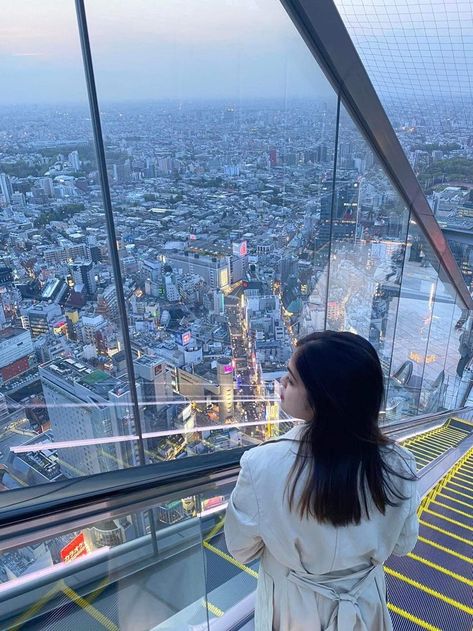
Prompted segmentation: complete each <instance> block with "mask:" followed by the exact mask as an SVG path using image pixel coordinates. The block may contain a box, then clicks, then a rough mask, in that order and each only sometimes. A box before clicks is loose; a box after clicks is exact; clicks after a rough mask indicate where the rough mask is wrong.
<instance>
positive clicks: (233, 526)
mask: <svg viewBox="0 0 473 631" xmlns="http://www.w3.org/2000/svg"><path fill="white" fill-rule="evenodd" d="M301 433H302V426H296V427H294V428H293V429H292V430H290V431H289V432H288V433H287V434H285V435H284V436H282V437H281V438H279V439H276V440H274V441H269V442H268V443H266V444H264V445H261V446H260V447H257V448H255V449H252V450H251V451H249V452H247V453H246V454H245V455H244V456H243V458H242V472H241V474H240V478H239V481H238V484H237V487H236V488H235V491H234V493H233V495H232V498H231V501H230V503H229V507H228V511H227V519H226V525H225V535H226V539H227V545H228V548H229V551H230V552H231V553H232V554H233V555H234V556H235V558H237V559H238V560H239V561H241V562H244V563H245V562H248V561H250V560H252V559H253V558H256V557H258V556H262V561H261V572H260V579H259V582H260V585H259V588H258V591H259V594H258V605H257V613H258V616H257V629H258V630H259V629H261V631H263V629H266V628H267V629H271V628H275V629H278V630H280V631H289V630H290V631H296V629H301V631H302V630H304V631H309V630H312V629H314V630H315V629H325V628H327V629H328V628H331V627H329V626H327V625H328V624H329V623H330V618H331V617H333V616H334V615H335V613H336V612H335V609H336V599H335V601H334V600H333V599H331V598H329V597H327V594H325V595H323V594H321V593H320V585H321V583H324V584H325V583H326V581H329V583H328V584H329V585H330V588H331V589H332V590H335V592H336V593H338V592H341V593H343V592H349V591H350V590H352V589H353V588H354V587H355V586H356V585H357V584H358V583H360V579H363V577H364V576H365V575H367V573H369V571H370V569H371V568H373V566H380V565H382V563H384V561H385V560H386V559H387V558H388V557H389V556H390V555H391V554H392V553H394V554H406V553H407V552H409V551H410V550H411V549H412V548H413V547H414V545H415V541H416V539H417V532H418V523H417V516H416V508H417V504H418V500H417V494H416V489H415V484H416V483H415V481H414V480H412V479H404V478H402V477H397V476H394V478H393V484H394V485H395V486H396V488H397V490H398V491H400V493H401V494H402V495H403V496H404V497H405V498H406V499H405V500H402V501H401V500H399V505H398V506H389V505H387V506H386V510H385V514H384V515H383V514H382V513H381V512H380V511H379V510H378V509H376V507H375V506H374V504H373V502H372V500H371V497H370V494H369V492H368V508H369V513H370V518H369V519H368V518H367V517H366V515H363V516H362V519H361V521H360V523H359V524H357V525H355V524H352V525H348V526H337V527H335V526H333V525H331V524H330V523H320V522H318V521H317V520H316V519H315V518H314V517H311V516H309V517H306V516H304V517H301V515H300V513H299V511H297V510H289V507H288V501H287V492H286V488H287V482H288V479H289V475H290V471H291V468H292V467H293V465H294V461H295V459H296V454H297V450H298V446H299V440H298V439H299V438H300V436H301ZM380 449H381V453H382V454H383V459H384V460H385V462H386V463H387V464H388V465H390V466H391V468H393V469H394V470H395V471H398V472H399V473H401V474H403V475H404V476H405V477H410V478H412V477H413V476H412V474H413V473H415V461H414V458H413V456H412V455H411V454H410V452H408V451H407V450H405V449H403V448H401V447H399V446H397V445H392V446H391V445H388V446H383V447H380ZM308 471H310V467H306V472H305V475H308ZM305 481H306V480H305V479H304V475H302V476H301V478H300V480H299V483H298V485H297V487H296V493H295V500H296V502H295V503H296V505H297V501H298V498H299V496H300V492H301V488H303V486H304V484H305ZM321 575H323V576H321ZM342 577H345V578H342ZM288 579H290V580H289V581H288ZM373 579H374V580H372V581H370V582H371V585H370V586H367V587H366V588H363V589H362V594H361V595H360V597H359V598H358V600H359V604H357V607H358V610H357V611H358V613H359V614H360V621H361V620H363V619H364V618H366V617H368V618H369V619H370V620H371V622H370V623H369V624H368V625H367V626H366V628H367V629H377V631H381V630H383V629H390V628H391V623H390V620H389V616H388V614H387V611H385V609H386V606H385V602H384V601H385V598H384V590H385V584H384V575H383V574H382V573H381V574H380V575H378V576H377V577H373ZM333 580H335V583H333V582H332V581H333ZM365 582H366V581H365ZM314 585H316V586H318V587H316V588H314ZM373 590H375V592H376V593H374V592H373ZM380 590H381V591H382V596H383V598H382V600H380V598H379V591H380ZM322 591H323V590H322ZM268 592H271V594H269V593H268ZM329 596H330V594H329ZM270 601H271V602H273V603H274V608H271V607H270V611H269V610H268V606H269V605H270V604H271V602H270ZM363 602H365V606H363ZM374 604H377V605H378V606H377V607H376V606H374ZM369 609H371V613H369V612H368V610H369ZM258 610H259V611H258ZM362 610H363V611H362ZM315 611H317V614H315ZM311 615H312V620H311V619H310V616H311ZM307 616H309V620H308V619H307ZM373 616H375V617H374V618H373ZM269 619H271V620H272V622H271V624H270V626H268V624H269V623H268V620H269ZM335 622H336V615H335ZM366 622H368V620H367V621H366ZM344 624H347V623H346V621H345V622H344ZM324 625H325V626H324ZM333 628H334V629H337V628H338V627H337V626H334V627H333ZM352 628H353V629H357V627H356V625H355V626H353V627H352ZM361 628H363V627H361V626H360V629H361ZM340 629H343V631H349V629H344V628H343V627H340Z"/></svg>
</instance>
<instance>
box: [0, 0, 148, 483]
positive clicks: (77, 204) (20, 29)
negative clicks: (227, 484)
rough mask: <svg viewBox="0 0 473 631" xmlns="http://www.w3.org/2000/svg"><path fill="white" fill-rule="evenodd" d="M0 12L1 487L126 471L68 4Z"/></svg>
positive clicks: (91, 161)
mask: <svg viewBox="0 0 473 631" xmlns="http://www.w3.org/2000/svg"><path fill="white" fill-rule="evenodd" d="M2 8H3V14H2V49H3V51H4V53H5V54H4V56H3V59H2V62H1V63H2V76H3V77H4V79H5V81H6V83H5V85H6V84H7V83H8V90H6V89H5V90H3V91H2V94H1V96H0V108H1V116H0V138H1V149H0V151H1V153H0V465H1V466H0V488H1V489H2V490H3V489H11V488H16V487H18V486H30V485H34V484H38V483H44V482H48V481H52V480H59V479H64V478H68V477H75V476H79V475H89V474H94V473H99V472H101V471H107V470H110V469H116V468H117V467H126V466H130V465H133V464H135V463H136V450H135V448H134V447H133V444H132V443H126V442H125V443H122V444H117V443H114V442H110V440H113V437H114V436H117V435H124V434H132V435H134V434H135V429H134V426H133V421H132V417H131V413H130V406H129V393H128V386H127V379H126V372H125V369H124V368H125V367H124V362H123V353H122V352H121V348H122V342H121V332H120V327H119V322H118V317H117V299H116V291H115V285H114V280H113V277H112V272H111V266H110V260H109V247H108V244H107V238H106V230H105V218H104V212H103V209H102V205H101V191H100V186H99V181H98V176H97V165H96V162H95V150H94V145H93V141H92V130H91V122H90V116H89V111H88V105H87V91H86V86H85V81H84V73H83V67H82V58H81V52H80V44H79V36H78V30H77V23H76V16H75V11H74V3H73V2H60V1H51V2H48V3H33V4H31V3H26V2H11V1H10V0H8V1H6V2H5V3H4V4H3V5H2ZM65 101H68V103H66V104H65V103H64V102H65ZM119 358H120V361H119ZM117 366H120V370H115V368H116V367H117ZM77 441H85V442H82V446H78V443H77ZM72 445H75V446H74V447H72ZM130 445H131V446H130Z"/></svg>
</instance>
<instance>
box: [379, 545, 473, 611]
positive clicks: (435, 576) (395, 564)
mask: <svg viewBox="0 0 473 631" xmlns="http://www.w3.org/2000/svg"><path fill="white" fill-rule="evenodd" d="M430 558H431V559H432V561H434V562H435V563H437V564H439V563H438V561H436V560H435V558H433V557H432V555H431V556H430ZM439 565H440V564H439ZM386 566H387V567H388V569H389V568H390V569H392V570H394V571H395V572H399V573H400V574H402V575H404V576H406V577H408V579H409V580H411V581H416V582H417V583H419V584H421V585H422V586H424V588H425V589H427V590H433V591H435V592H439V594H441V595H443V596H444V597H446V598H447V599H448V598H449V599H452V600H453V601H455V602H457V603H459V604H460V605H463V606H464V607H470V608H471V607H472V606H473V603H472V598H471V591H472V588H471V586H470V585H466V584H465V583H462V582H460V581H458V580H457V579H455V578H452V577H451V576H448V575H447V574H444V573H442V572H439V571H438V570H434V569H432V568H430V567H428V566H426V565H424V564H423V563H421V562H419V561H415V560H414V559H411V558H410V557H391V558H390V559H389V561H388V562H387V563H386ZM398 580H400V579H398ZM412 588H413V590H414V591H415V592H416V593H417V592H420V591H422V590H421V589H420V588H416V587H414V586H412ZM439 600H440V602H445V601H442V598H441V597H440V598H439ZM399 604H400V603H399ZM445 606H447V603H445ZM413 611H415V609H414V610H413ZM472 612H473V609H472ZM420 617H421V618H422V617H423V616H422V615H420Z"/></svg>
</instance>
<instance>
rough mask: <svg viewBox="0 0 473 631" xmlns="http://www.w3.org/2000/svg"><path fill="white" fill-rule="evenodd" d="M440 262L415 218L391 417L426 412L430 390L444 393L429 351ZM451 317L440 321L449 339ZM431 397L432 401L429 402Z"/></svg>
mask: <svg viewBox="0 0 473 631" xmlns="http://www.w3.org/2000/svg"><path fill="white" fill-rule="evenodd" d="M438 270H439V263H438V261H437V259H436V258H435V255H434V254H433V252H432V249H431V247H430V245H429V244H428V243H427V240H426V239H425V237H424V236H423V235H422V234H421V233H420V231H419V230H418V229H417V225H416V223H415V222H414V221H413V220H412V221H411V222H410V224H409V235H408V240H407V248H406V256H405V259H404V267H403V270H402V284H401V295H400V300H399V309H398V314H397V320H396V329H395V338H394V346H393V351H392V362H391V378H390V379H389V384H388V397H387V403H386V414H387V418H388V420H396V419H399V418H403V417H406V416H412V415H415V414H417V413H420V412H422V410H423V407H424V406H427V407H429V406H431V405H433V403H432V397H434V398H435V396H437V395H434V394H433V392H431V391H430V389H432V388H433V390H435V392H437V393H440V394H439V395H438V396H441V397H443V396H444V394H443V392H444V389H443V385H444V376H442V374H441V369H440V370H439V371H436V374H435V376H434V377H433V378H430V375H431V373H432V372H433V371H435V370H436V369H435V368H433V367H431V368H430V366H431V365H432V364H434V363H435V360H434V358H433V356H432V355H429V354H428V344H429V339H430V333H431V328H432V322H433V316H434V305H435V297H436V288H437V282H438ZM450 324H451V323H450V320H449V319H448V321H442V323H438V324H437V321H436V324H435V327H434V329H435V331H436V335H437V334H438V333H437V331H438V326H442V328H443V335H444V337H446V338H447V339H448V335H449V332H450ZM426 367H427V373H426V374H427V376H428V377H427V379H429V380H431V382H430V386H429V391H428V392H427V381H426V391H425V398H426V401H425V404H423V403H421V392H422V383H423V377H424V373H425V369H426ZM429 400H430V403H428V401H429Z"/></svg>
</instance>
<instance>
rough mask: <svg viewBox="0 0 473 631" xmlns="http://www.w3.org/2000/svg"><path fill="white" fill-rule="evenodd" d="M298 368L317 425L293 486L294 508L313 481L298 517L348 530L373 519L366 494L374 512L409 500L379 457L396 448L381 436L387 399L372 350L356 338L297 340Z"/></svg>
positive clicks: (307, 434) (302, 448)
mask: <svg viewBox="0 0 473 631" xmlns="http://www.w3.org/2000/svg"><path fill="white" fill-rule="evenodd" d="M293 362H294V365H295V367H296V369H297V372H298V373H299V376H300V378H301V380H302V382H303V384H304V386H305V389H306V391H307V394H308V399H309V403H310V405H311V407H312V410H313V412H314V415H313V419H312V420H310V421H308V422H307V423H306V425H305V427H304V429H303V432H302V435H301V440H300V443H299V448H298V452H297V457H296V460H295V462H294V465H293V467H292V469H291V472H290V475H289V479H288V486H287V489H286V490H289V496H288V499H289V507H290V509H291V510H293V508H294V504H295V493H296V485H297V483H298V480H299V478H300V477H301V475H302V473H303V471H306V468H307V467H309V469H310V475H309V476H308V477H307V480H306V483H305V485H304V487H303V489H302V493H301V496H300V498H299V501H298V503H297V508H298V510H299V513H300V515H301V517H304V516H306V517H308V516H309V515H311V516H313V517H315V518H316V519H317V520H318V521H320V522H327V523H331V524H333V525H334V526H345V525H348V524H351V523H355V524H358V523H360V521H361V517H362V514H363V509H364V511H365V514H366V516H367V517H368V518H369V510H368V498H367V489H369V491H370V493H371V496H372V499H373V502H374V505H375V506H376V508H377V509H378V510H379V511H381V512H382V513H383V514H384V513H385V510H386V506H387V505H389V506H397V505H398V504H399V500H405V499H407V498H406V497H404V496H403V495H402V494H401V493H400V491H399V490H398V489H396V487H395V485H394V484H393V483H392V480H391V479H390V476H389V475H388V474H394V475H396V476H398V477H400V478H403V479H405V480H413V479H415V478H416V476H415V474H414V472H412V475H410V474H405V473H402V472H400V471H395V470H393V469H392V467H390V466H389V465H388V464H387V463H386V462H385V461H384V460H383V457H382V453H381V447H382V446H387V445H389V444H392V442H393V441H391V440H390V439H389V438H387V437H386V436H385V435H384V434H383V433H382V432H381V430H380V429H379V426H378V417H379V412H380V409H381V405H382V403H383V399H384V384H383V372H382V369H381V364H380V361H379V358H378V355H377V353H376V351H375V349H374V348H373V346H372V345H371V344H370V343H369V342H368V341H367V340H365V339H364V338H362V337H361V336H359V335H355V334H354V333H348V332H336V331H323V332H320V333H312V334H311V335H307V336H306V337H304V338H302V339H301V340H299V342H298V343H297V348H296V351H295V353H294V356H293Z"/></svg>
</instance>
